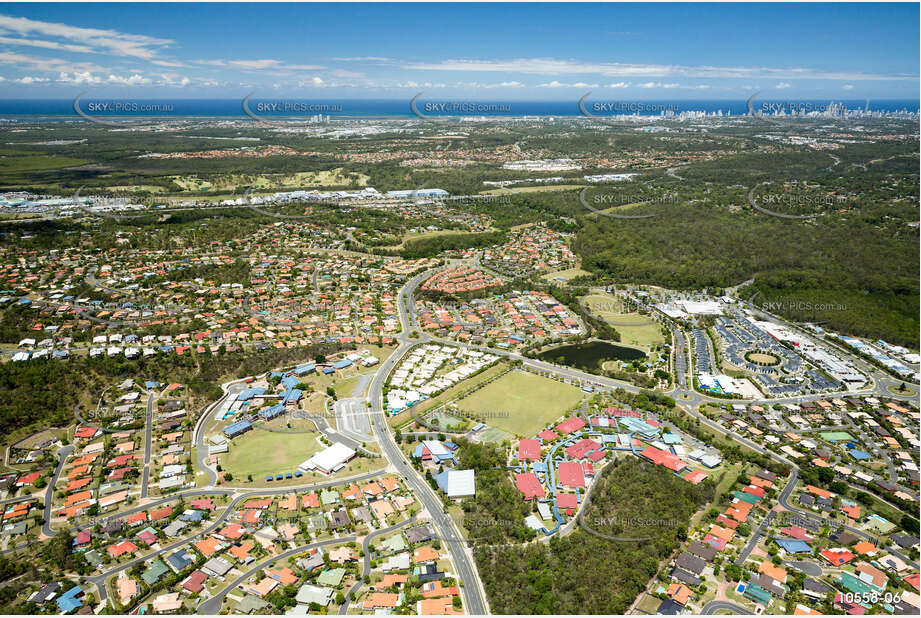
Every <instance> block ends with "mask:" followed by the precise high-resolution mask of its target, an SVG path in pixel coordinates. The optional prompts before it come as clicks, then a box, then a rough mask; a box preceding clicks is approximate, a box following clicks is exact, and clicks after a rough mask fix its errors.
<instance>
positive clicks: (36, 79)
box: [13, 75, 51, 85]
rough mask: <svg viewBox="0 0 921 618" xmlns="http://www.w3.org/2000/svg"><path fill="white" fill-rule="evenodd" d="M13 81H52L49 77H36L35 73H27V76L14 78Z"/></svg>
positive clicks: (34, 82)
mask: <svg viewBox="0 0 921 618" xmlns="http://www.w3.org/2000/svg"><path fill="white" fill-rule="evenodd" d="M13 81H14V82H16V83H17V84H26V85H29V84H45V83H48V82H50V81H51V80H50V79H48V78H47V77H35V76H33V75H26V76H25V77H20V78H19V79H14V80H13Z"/></svg>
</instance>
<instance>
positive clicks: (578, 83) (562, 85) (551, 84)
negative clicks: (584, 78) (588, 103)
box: [537, 80, 598, 88]
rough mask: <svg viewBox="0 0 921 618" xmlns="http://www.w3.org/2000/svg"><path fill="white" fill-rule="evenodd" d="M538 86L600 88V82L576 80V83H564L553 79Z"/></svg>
mask: <svg viewBox="0 0 921 618" xmlns="http://www.w3.org/2000/svg"><path fill="white" fill-rule="evenodd" d="M537 87H538V88H598V84H586V83H584V82H576V83H574V84H564V83H561V82H558V81H556V80H553V81H552V82H549V83H546V84H538V85H537Z"/></svg>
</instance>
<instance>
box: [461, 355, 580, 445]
mask: <svg viewBox="0 0 921 618" xmlns="http://www.w3.org/2000/svg"><path fill="white" fill-rule="evenodd" d="M580 401H582V391H580V390H579V389H578V388H576V387H575V386H570V385H569V384H563V383H562V382H556V381H555V380H550V379H548V378H542V377H540V376H538V375H534V374H533V373H527V372H525V371H517V370H516V371H511V372H509V373H507V374H505V375H504V376H502V377H501V378H499V379H498V380H496V381H495V382H493V383H491V384H489V385H487V386H485V387H483V388H481V389H480V390H478V391H476V392H475V393H473V394H471V395H469V396H467V397H464V398H463V399H461V400H460V401H458V402H457V407H458V408H459V409H461V410H463V411H465V412H467V413H469V414H471V415H472V416H474V417H477V418H481V419H482V420H483V422H485V423H486V424H487V425H489V426H491V427H495V428H497V429H502V430H505V431H507V432H509V433H511V434H514V435H517V436H522V437H527V436H532V435H534V434H535V433H537V432H538V431H540V430H541V429H542V428H543V427H544V426H545V425H546V424H547V423H549V422H550V421H553V420H555V419H557V418H559V417H560V416H562V415H563V414H564V413H565V412H566V411H567V410H569V409H570V408H572V407H574V406H576V405H578V404H579V402H580Z"/></svg>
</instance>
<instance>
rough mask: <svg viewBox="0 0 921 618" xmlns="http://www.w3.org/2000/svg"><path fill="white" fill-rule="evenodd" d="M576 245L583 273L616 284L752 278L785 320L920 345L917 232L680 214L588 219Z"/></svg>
mask: <svg viewBox="0 0 921 618" xmlns="http://www.w3.org/2000/svg"><path fill="white" fill-rule="evenodd" d="M844 239H846V242H844V241H843V240H844ZM574 248H575V250H576V251H577V252H578V253H579V254H580V255H581V256H582V259H583V262H582V266H583V268H585V269H587V270H589V271H592V272H594V273H596V274H598V275H599V276H603V277H604V278H606V279H609V280H611V281H621V282H632V283H645V284H654V285H661V286H665V287H670V288H677V289H700V288H708V287H709V288H724V287H728V286H732V285H737V284H739V283H741V282H743V281H746V280H748V279H751V278H753V279H754V283H753V286H752V287H753V289H752V290H751V295H753V294H754V292H756V291H758V292H761V296H760V297H759V298H758V299H756V301H757V302H759V303H762V302H763V303H776V306H775V305H774V304H772V305H771V306H772V307H773V308H774V310H775V311H776V312H777V313H780V314H781V315H784V316H785V317H788V318H790V319H793V320H809V321H819V322H824V323H826V324H827V326H828V328H830V329H832V330H841V331H844V332H848V333H853V334H858V335H864V336H869V337H882V338H885V339H886V340H888V341H890V342H892V343H900V344H903V345H910V346H911V347H913V348H917V347H918V327H919V322H918V309H919V304H918V294H919V283H918V274H917V264H918V236H917V231H915V232H912V233H904V234H903V235H902V236H901V237H899V236H893V235H888V234H887V235H882V234H880V232H879V230H878V229H876V228H875V227H873V226H872V225H869V224H867V223H865V222H863V221H860V220H857V219H855V220H847V221H838V222H834V221H828V222H826V223H824V224H822V225H815V224H809V223H803V222H790V221H787V220H783V219H778V218H776V217H768V216H753V215H749V214H743V213H738V214H737V213H731V212H729V211H726V210H723V209H718V208H699V207H692V208H684V209H679V208H678V207H674V208H671V209H668V210H667V211H666V212H665V213H664V214H663V215H662V216H658V217H655V218H650V219H638V220H630V221H629V222H626V221H617V220H615V221H611V220H600V221H595V220H586V222H585V225H584V227H583V228H582V230H581V231H580V232H579V234H578V236H577V239H576V242H575V247H574Z"/></svg>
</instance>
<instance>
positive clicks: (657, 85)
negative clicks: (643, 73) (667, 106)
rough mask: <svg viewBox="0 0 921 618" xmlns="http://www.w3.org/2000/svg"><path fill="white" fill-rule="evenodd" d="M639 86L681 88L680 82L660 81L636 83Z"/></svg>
mask: <svg viewBox="0 0 921 618" xmlns="http://www.w3.org/2000/svg"><path fill="white" fill-rule="evenodd" d="M637 86H639V87H640V88H668V89H671V88H681V87H682V86H681V84H663V83H662V82H646V83H644V84H637Z"/></svg>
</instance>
